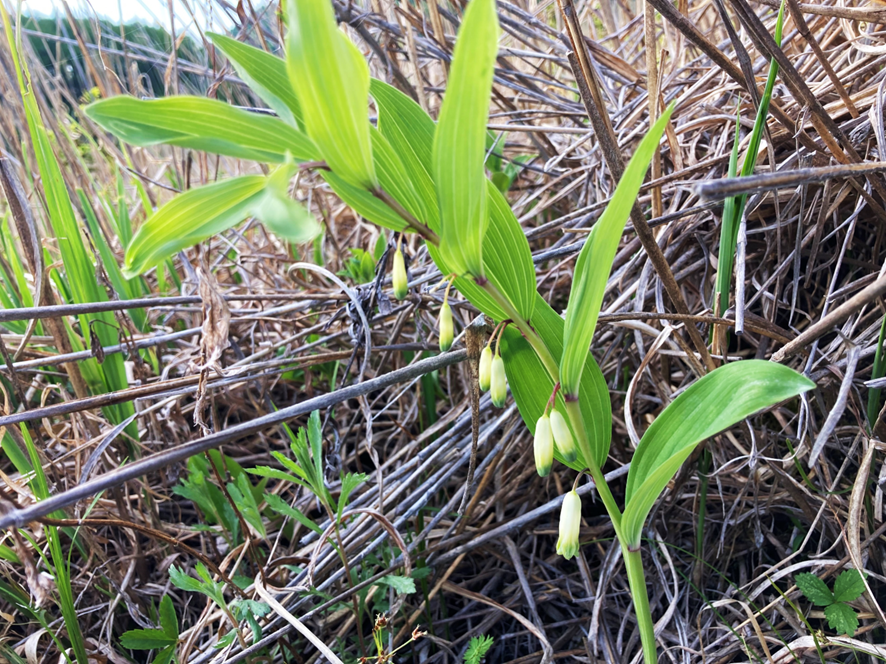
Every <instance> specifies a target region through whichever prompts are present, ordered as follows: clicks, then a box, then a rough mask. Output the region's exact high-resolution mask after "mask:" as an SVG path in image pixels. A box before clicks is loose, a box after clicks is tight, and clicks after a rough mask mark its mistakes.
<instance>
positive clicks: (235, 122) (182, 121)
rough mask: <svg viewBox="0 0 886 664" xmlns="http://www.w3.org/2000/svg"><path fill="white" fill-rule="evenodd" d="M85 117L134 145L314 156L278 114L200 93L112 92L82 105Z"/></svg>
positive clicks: (256, 156) (275, 159) (281, 157)
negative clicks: (136, 95) (141, 94)
mask: <svg viewBox="0 0 886 664" xmlns="http://www.w3.org/2000/svg"><path fill="white" fill-rule="evenodd" d="M84 111H85V113H86V115H87V117H89V118H90V119H92V120H93V121H94V122H96V123H97V124H99V125H101V126H102V127H104V128H105V129H107V130H108V131H109V132H111V133H112V134H114V135H115V136H116V137H117V138H119V139H121V140H123V141H125V142H127V143H131V144H132V145H138V146H140V147H150V146H152V145H159V144H166V145H177V146H179V147H183V148H191V149H192V150H203V151H204V152H212V153H215V154H221V155H226V156H228V157H236V158H238V159H251V160H253V161H261V162H266V163H277V164H279V163H283V162H284V161H286V158H287V154H288V155H290V156H291V157H292V159H294V160H295V161H313V160H316V159H319V153H318V151H317V148H316V147H315V146H314V144H313V143H312V142H311V140H310V139H309V138H308V137H307V136H306V135H305V134H304V133H302V132H301V131H299V130H298V129H295V128H294V127H292V126H291V125H288V124H286V123H285V122H284V121H283V120H281V119H279V118H274V117H270V116H267V115H261V114H259V113H252V112H250V111H244V110H241V109H239V108H234V107H233V106H231V105H230V104H226V103H224V102H221V101H218V100H217V99H207V98H205V97H186V96H181V97H166V98H164V99H135V98H134V97H126V96H119V97H111V98H110V99H103V100H101V101H97V102H95V103H93V104H90V105H89V106H87V107H86V108H85V109H84Z"/></svg>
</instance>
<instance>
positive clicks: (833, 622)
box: [824, 602, 858, 636]
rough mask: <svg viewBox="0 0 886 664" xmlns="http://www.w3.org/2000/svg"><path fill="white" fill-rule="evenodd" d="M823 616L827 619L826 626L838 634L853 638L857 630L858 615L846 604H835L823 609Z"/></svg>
mask: <svg viewBox="0 0 886 664" xmlns="http://www.w3.org/2000/svg"><path fill="white" fill-rule="evenodd" d="M824 615H825V617H826V618H827V619H828V625H830V626H831V629H832V630H834V631H835V632H837V633H838V634H846V635H847V636H855V630H857V629H858V614H856V613H855V609H853V608H852V607H851V606H849V605H848V604H845V603H843V602H835V603H834V604H831V605H830V606H827V607H825V610H824Z"/></svg>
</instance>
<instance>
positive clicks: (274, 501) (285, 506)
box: [265, 493, 323, 535]
mask: <svg viewBox="0 0 886 664" xmlns="http://www.w3.org/2000/svg"><path fill="white" fill-rule="evenodd" d="M265 501H266V502H267V503H268V506H269V507H270V508H271V509H272V510H274V511H275V512H277V514H280V515H281V516H288V517H291V518H293V519H295V520H296V521H298V522H299V523H300V524H301V525H303V526H304V527H305V528H309V529H310V530H313V531H314V532H315V533H317V534H318V535H322V534H323V529H322V528H321V527H320V526H318V525H317V524H316V523H314V522H313V521H311V520H310V519H309V518H308V517H307V516H305V514H304V513H303V512H302V511H301V510H298V509H296V508H295V507H292V506H291V505H290V504H289V503H287V502H286V501H284V500H283V499H282V498H281V497H280V496H278V495H276V494H273V493H266V494H265Z"/></svg>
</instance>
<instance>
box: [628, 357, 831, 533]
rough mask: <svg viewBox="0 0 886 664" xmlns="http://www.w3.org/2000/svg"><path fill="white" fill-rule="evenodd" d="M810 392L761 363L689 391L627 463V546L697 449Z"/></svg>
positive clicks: (788, 373)
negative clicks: (745, 421)
mask: <svg viewBox="0 0 886 664" xmlns="http://www.w3.org/2000/svg"><path fill="white" fill-rule="evenodd" d="M814 387H815V383H813V382H812V381H811V380H809V379H808V378H806V377H804V376H802V375H801V374H799V373H797V372H796V371H794V370H793V369H790V368H789V367H786V366H783V365H781V364H776V363H774V362H766V361H763V360H744V361H741V362H733V363H731V364H726V365H724V366H721V367H720V368H718V369H716V370H714V371H712V372H711V373H709V374H707V375H706V376H704V377H703V378H701V379H699V380H698V381H696V382H695V383H693V384H692V385H690V386H689V387H688V388H687V389H686V390H685V391H684V392H682V393H681V394H680V395H679V396H678V397H677V398H676V399H674V400H673V401H672V402H671V403H670V405H668V407H667V408H665V409H664V411H662V413H661V414H660V415H659V416H658V417H657V418H656V419H655V421H654V422H653V423H652V424H651V425H650V426H649V428H648V429H647V430H646V433H645V434H644V435H643V438H642V439H641V440H640V445H639V446H638V447H637V451H636V452H635V453H634V457H633V459H632V460H631V469H630V472H629V473H628V482H627V491H626V501H625V502H626V507H625V512H624V518H623V520H622V528H623V530H624V532H625V534H626V536H627V537H628V538H629V541H628V542H627V544H628V545H630V546H633V545H639V542H640V534H641V531H642V529H643V523H644V522H645V520H646V517H647V515H648V514H649V510H651V509H652V506H653V504H654V503H655V501H656V500H657V499H658V497H659V495H660V494H661V492H662V491H664V489H665V487H666V486H667V483H668V482H669V481H670V480H671V478H672V477H673V476H674V474H675V473H676V472H677V470H678V469H679V468H680V466H681V465H682V464H683V462H684V461H685V460H686V458H687V457H688V456H689V455H690V454H691V453H692V450H694V449H695V447H696V445H698V444H699V443H700V442H701V441H703V440H705V439H706V438H710V437H711V436H713V435H715V434H717V433H719V432H720V431H723V430H724V429H727V428H729V427H731V426H732V425H733V424H735V423H736V422H740V421H741V420H743V419H744V418H745V417H748V416H749V415H752V414H753V413H755V412H757V411H758V410H762V409H763V408H768V407H770V406H772V405H774V404H777V403H779V402H780V401H784V400H785V399H790V398H791V397H794V396H796V395H798V394H801V393H803V392H806V391H808V390H811V389H813V388H814Z"/></svg>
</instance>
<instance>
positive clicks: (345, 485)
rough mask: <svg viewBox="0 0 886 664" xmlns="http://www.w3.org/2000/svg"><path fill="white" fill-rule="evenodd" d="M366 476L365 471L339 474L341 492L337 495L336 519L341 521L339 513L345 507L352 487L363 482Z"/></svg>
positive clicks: (352, 489) (340, 513)
mask: <svg viewBox="0 0 886 664" xmlns="http://www.w3.org/2000/svg"><path fill="white" fill-rule="evenodd" d="M367 477H368V476H367V475H366V474H365V473H343V474H342V476H341V493H340V494H339V496H338V512H337V514H338V519H339V521H341V515H342V513H343V512H344V511H345V507H347V504H348V499H349V498H350V497H351V493H353V491H354V489H356V488H357V487H358V486H360V485H361V484H363V482H365V481H366V478H367Z"/></svg>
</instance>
